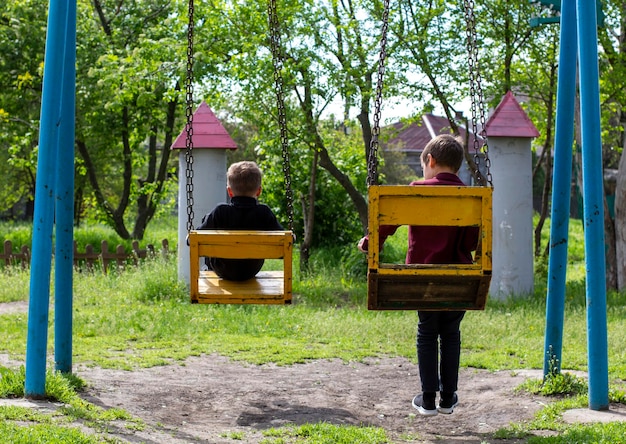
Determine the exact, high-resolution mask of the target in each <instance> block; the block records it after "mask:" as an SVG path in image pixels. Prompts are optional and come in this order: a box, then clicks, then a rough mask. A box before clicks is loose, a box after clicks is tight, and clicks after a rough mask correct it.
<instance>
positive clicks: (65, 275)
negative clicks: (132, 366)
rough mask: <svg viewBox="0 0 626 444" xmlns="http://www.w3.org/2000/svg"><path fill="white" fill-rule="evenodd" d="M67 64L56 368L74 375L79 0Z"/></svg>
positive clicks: (71, 8)
mask: <svg viewBox="0 0 626 444" xmlns="http://www.w3.org/2000/svg"><path fill="white" fill-rule="evenodd" d="M65 31H66V38H65V63H64V68H65V69H64V71H63V85H62V92H61V123H60V128H59V129H60V134H59V151H58V152H59V156H58V159H57V180H56V190H57V201H56V217H55V220H56V252H55V255H54V258H55V259H54V265H55V272H54V356H55V359H54V360H55V368H56V370H58V371H61V372H64V373H71V372H72V295H73V291H72V283H73V271H74V270H73V262H74V174H73V172H74V134H75V108H76V103H75V101H76V0H73V1H70V2H69V5H68V8H67V26H66V29H65Z"/></svg>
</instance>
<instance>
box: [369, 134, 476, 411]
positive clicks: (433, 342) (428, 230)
mask: <svg viewBox="0 0 626 444" xmlns="http://www.w3.org/2000/svg"><path fill="white" fill-rule="evenodd" d="M463 157H464V153H463V146H462V145H461V144H460V143H459V141H458V140H457V139H456V138H455V137H453V136H452V135H449V134H444V135H440V136H437V137H435V138H434V139H432V140H431V141H430V142H429V143H428V144H427V145H426V147H425V148H424V151H422V155H421V159H420V160H421V163H422V169H423V171H424V180H420V181H415V182H411V184H410V185H415V186H420V185H455V186H464V185H465V184H464V183H463V182H462V181H461V179H460V178H459V177H458V175H457V172H458V171H459V168H461V165H462V163H463ZM433 211H437V209H436V208H433ZM397 229H398V226H391V225H381V226H380V228H379V233H380V248H382V245H383V242H384V241H385V239H386V238H387V237H389V236H390V235H392V234H394V233H395V232H396V230H397ZM478 234H479V233H478V228H475V227H474V228H470V227H429V226H410V227H409V242H408V251H407V255H406V263H407V264H470V263H472V251H474V250H476V246H477V244H478ZM358 248H359V250H361V251H363V252H366V251H367V248H368V237H367V236H366V237H364V238H362V239H361V240H360V241H359V244H358ZM417 314H418V317H419V322H418V324H417V360H418V367H419V373H420V380H421V384H422V393H420V394H418V395H417V396H415V398H413V407H415V408H416V409H417V410H418V412H419V413H420V414H422V415H426V416H433V415H436V414H437V413H445V414H451V413H452V412H453V411H454V407H456V405H457V403H458V396H457V394H456V391H457V384H458V379H459V360H460V355H461V331H460V325H461V321H462V320H463V316H464V315H465V312H464V311H418V312H417ZM439 349H440V350H441V360H439V357H438V350H439ZM437 392H440V396H439V404H438V405H437V404H436V402H435V401H436V396H437Z"/></svg>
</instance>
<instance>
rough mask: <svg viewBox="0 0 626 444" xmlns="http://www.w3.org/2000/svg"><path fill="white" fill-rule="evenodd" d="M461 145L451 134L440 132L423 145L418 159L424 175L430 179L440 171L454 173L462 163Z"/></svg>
mask: <svg viewBox="0 0 626 444" xmlns="http://www.w3.org/2000/svg"><path fill="white" fill-rule="evenodd" d="M463 158H464V152H463V145H461V143H460V142H459V140H458V139H457V138H456V137H454V136H452V135H451V134H441V135H439V136H437V137H435V138H434V139H432V140H431V141H430V142H428V143H427V144H426V146H425V147H424V151H422V155H421V157H420V160H421V162H422V169H423V170H424V177H425V178H426V179H431V178H433V177H435V176H436V175H437V174H438V173H440V172H450V173H454V174H456V173H457V171H459V169H460V168H461V165H462V164H463Z"/></svg>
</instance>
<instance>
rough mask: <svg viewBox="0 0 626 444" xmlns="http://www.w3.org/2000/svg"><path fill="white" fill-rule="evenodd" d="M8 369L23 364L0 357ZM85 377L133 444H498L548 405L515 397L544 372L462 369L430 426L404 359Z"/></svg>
mask: <svg viewBox="0 0 626 444" xmlns="http://www.w3.org/2000/svg"><path fill="white" fill-rule="evenodd" d="M27 307H28V305H27V303H24V302H16V303H8V304H0V314H5V313H15V312H26V311H27ZM0 365H5V366H8V367H17V366H19V365H23V363H22V362H16V361H13V360H10V359H9V357H8V356H6V355H2V354H0ZM76 374H77V375H78V376H80V377H81V378H83V379H84V380H85V381H86V382H87V384H88V388H87V390H86V391H85V393H84V395H83V396H84V398H85V399H87V400H88V401H90V402H92V403H94V404H96V405H99V406H102V407H104V408H113V407H116V408H121V409H124V410H125V411H127V412H129V413H131V414H132V415H133V416H134V417H136V418H140V419H141V420H143V421H144V422H145V424H146V427H145V428H143V429H142V430H136V429H134V428H132V427H131V428H129V427H127V426H128V424H127V423H126V422H122V421H120V422H119V423H114V424H113V425H111V426H109V425H107V434H108V435H109V436H111V437H115V438H117V439H120V440H123V441H125V442H128V443H146V444H155V443H159V444H161V443H167V444H170V443H171V444H181V443H212V444H223V443H228V444H233V443H235V442H245V443H250V444H254V443H258V442H260V441H261V440H262V439H263V438H264V435H263V431H265V430H267V429H269V428H272V427H281V426H285V425H289V424H294V425H301V424H305V423H318V422H327V423H331V424H342V425H355V426H376V427H382V428H383V429H385V430H386V431H387V435H388V436H389V437H390V439H391V442H393V443H409V442H410V443H435V442H436V443H450V444H465V443H482V442H494V440H493V439H492V438H491V434H492V433H493V432H494V431H496V430H498V429H499V428H502V427H506V426H507V425H509V424H510V423H512V422H522V421H525V420H528V419H530V418H532V416H533V414H534V413H535V412H536V411H537V410H538V409H540V408H541V407H542V403H543V400H542V398H541V397H533V396H530V395H527V394H522V393H516V392H515V388H516V387H518V386H519V385H520V384H521V383H522V382H523V381H524V380H525V379H526V378H529V377H533V378H540V377H541V371H540V370H533V371H528V370H523V371H518V372H512V371H508V370H507V371H500V372H488V371H485V370H476V369H462V370H461V373H460V382H459V385H460V390H459V392H458V395H459V405H458V406H457V408H456V409H455V411H454V413H453V414H452V415H442V414H439V415H437V416H435V417H428V418H426V417H422V416H420V415H419V414H418V413H417V411H416V410H415V409H414V408H413V407H412V406H411V400H412V399H413V396H414V395H415V394H417V393H418V391H419V387H420V384H419V376H418V374H417V365H416V364H415V363H414V362H411V361H409V360H407V359H403V358H385V359H370V360H367V361H366V362H364V363H345V362H343V361H340V360H319V361H313V362H309V363H306V364H297V365H293V366H283V367H279V366H276V365H261V366H257V365H249V364H244V363H240V362H236V361H232V360H230V359H228V358H225V357H222V356H215V355H211V356H202V357H192V358H189V359H187V360H186V361H185V362H184V364H178V365H168V366H163V367H153V368H149V369H142V370H136V371H133V372H128V371H120V370H106V369H101V368H79V369H77V370H76ZM8 403H9V404H15V403H18V404H19V403H23V404H24V405H28V406H30V407H32V408H37V409H41V410H54V409H56V408H58V407H59V406H58V405H56V404H54V403H48V402H45V401H28V400H23V399H22V400H0V405H2V404H8ZM20 405H21V404H20ZM620 413H621V414H624V415H626V413H624V412H620ZM583 415H585V412H583ZM85 431H89V430H88V429H86V430H85ZM99 433H102V432H101V431H99ZM233 433H241V434H243V439H241V440H235V439H233V438H234V437H235V435H233ZM515 442H517V441H516V440H508V441H507V440H498V443H502V444H511V443H515Z"/></svg>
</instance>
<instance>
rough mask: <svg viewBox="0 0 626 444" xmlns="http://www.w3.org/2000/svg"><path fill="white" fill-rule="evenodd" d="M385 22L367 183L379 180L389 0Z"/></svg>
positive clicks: (385, 6) (386, 6)
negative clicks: (379, 150) (379, 147)
mask: <svg viewBox="0 0 626 444" xmlns="http://www.w3.org/2000/svg"><path fill="white" fill-rule="evenodd" d="M383 3H384V8H383V23H382V28H381V37H380V56H379V58H378V80H377V82H376V96H375V98H374V126H373V127H372V139H371V141H370V149H369V152H368V157H367V185H368V186H370V185H376V182H377V181H378V138H379V136H380V113H381V107H382V101H383V80H384V76H385V59H386V58H387V31H388V29H389V0H384V2H383Z"/></svg>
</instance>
